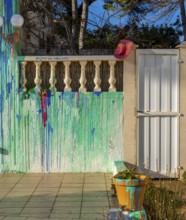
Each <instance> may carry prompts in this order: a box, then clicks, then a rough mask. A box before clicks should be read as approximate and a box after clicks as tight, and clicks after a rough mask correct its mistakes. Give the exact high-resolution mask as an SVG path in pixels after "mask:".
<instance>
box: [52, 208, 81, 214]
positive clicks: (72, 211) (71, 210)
mask: <svg viewBox="0 0 186 220" xmlns="http://www.w3.org/2000/svg"><path fill="white" fill-rule="evenodd" d="M77 213H78V214H80V207H60V208H53V209H52V212H51V214H77Z"/></svg>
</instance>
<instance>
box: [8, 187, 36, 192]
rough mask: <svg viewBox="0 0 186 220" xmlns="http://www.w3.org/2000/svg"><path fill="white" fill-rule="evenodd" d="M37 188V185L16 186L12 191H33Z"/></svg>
mask: <svg viewBox="0 0 186 220" xmlns="http://www.w3.org/2000/svg"><path fill="white" fill-rule="evenodd" d="M34 190H35V187H32V188H30V187H14V188H13V189H12V190H11V192H31V193H32V192H33V191H34Z"/></svg>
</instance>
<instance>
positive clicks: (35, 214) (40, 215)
mask: <svg viewBox="0 0 186 220" xmlns="http://www.w3.org/2000/svg"><path fill="white" fill-rule="evenodd" d="M19 216H21V217H36V218H40V219H42V218H46V217H48V216H49V215H48V214H42V213H41V214H39V213H21V214H20V215H19ZM49 220H50V219H49Z"/></svg>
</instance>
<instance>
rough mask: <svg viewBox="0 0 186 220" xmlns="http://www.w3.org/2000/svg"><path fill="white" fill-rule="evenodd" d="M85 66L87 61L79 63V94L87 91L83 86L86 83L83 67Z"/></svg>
mask: <svg viewBox="0 0 186 220" xmlns="http://www.w3.org/2000/svg"><path fill="white" fill-rule="evenodd" d="M86 64H87V61H80V65H81V77H80V79H79V82H80V88H79V92H86V91H87V89H86V87H85V84H86V82H87V80H86V75H85V66H86Z"/></svg>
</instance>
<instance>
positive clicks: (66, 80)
mask: <svg viewBox="0 0 186 220" xmlns="http://www.w3.org/2000/svg"><path fill="white" fill-rule="evenodd" d="M63 63H64V65H65V78H64V83H65V88H64V91H72V88H71V86H70V84H71V81H72V80H71V78H70V71H69V67H70V63H71V62H70V61H64V62H63Z"/></svg>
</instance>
